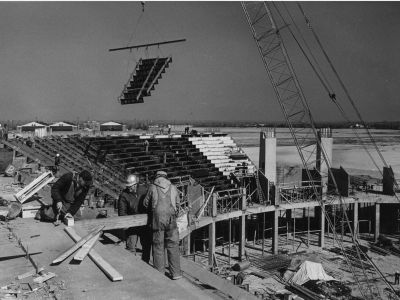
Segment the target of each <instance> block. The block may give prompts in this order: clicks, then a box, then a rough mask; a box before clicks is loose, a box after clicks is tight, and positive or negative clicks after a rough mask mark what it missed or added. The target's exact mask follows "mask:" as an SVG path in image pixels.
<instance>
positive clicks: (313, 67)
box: [273, 3, 393, 294]
mask: <svg viewBox="0 0 400 300" xmlns="http://www.w3.org/2000/svg"><path fill="white" fill-rule="evenodd" d="M273 5H274V6H275V9H276V11H277V12H278V14H279V16H280V17H281V19H282V21H283V22H284V27H288V28H289V31H290V33H291V35H292V37H293V39H294V40H295V41H296V43H297V45H298V46H299V48H300V50H301V51H302V53H303V55H304V56H305V58H306V59H307V61H308V62H309V64H310V66H311V67H312V69H313V70H314V72H315V74H316V75H317V77H318V78H319V80H320V82H321V84H322V85H323V86H324V88H325V90H326V91H327V92H328V94H329V97H330V98H331V100H332V101H333V102H334V103H337V102H336V96H335V94H334V93H333V92H332V93H330V92H329V87H328V84H326V83H325V82H324V79H323V78H322V76H321V75H320V74H319V73H318V71H317V70H316V68H315V66H314V65H313V64H312V62H311V60H310V59H309V57H308V55H307V54H306V53H305V51H304V48H303V47H302V46H301V45H300V43H299V41H298V39H297V38H296V37H295V35H294V34H293V32H292V30H291V29H290V27H289V26H287V23H286V21H285V19H284V18H283V16H282V15H281V13H280V11H279V9H278V8H277V7H276V5H275V3H273ZM289 15H290V14H289ZM338 107H339V110H341V111H343V109H342V108H341V107H340V106H338ZM343 112H344V111H343ZM367 153H368V154H369V152H368V151H367ZM369 155H370V154H369ZM370 157H371V155H370ZM371 159H372V157H371ZM372 160H373V159H372ZM342 210H343V208H342ZM344 219H345V221H347V222H346V223H347V224H348V226H349V228H350V224H349V221H348V218H347V215H346V213H345V218H344ZM328 223H330V220H328ZM330 225H331V226H332V224H330ZM350 231H351V228H350ZM352 236H353V235H352ZM354 242H356V240H355V241H354ZM357 250H359V249H357ZM357 255H358V258H359V260H360V262H361V263H362V260H361V253H360V251H357ZM346 261H347V264H348V265H349V266H350V268H351V269H352V273H353V274H355V272H354V270H353V266H352V264H351V263H350V261H349V260H348V258H347V257H346ZM378 272H380V270H378ZM363 273H364V275H365V278H366V279H367V280H368V276H367V274H366V272H365V269H364V267H363ZM380 274H381V273H380ZM355 279H356V281H357V284H358V285H359V287H360V288H361V284H360V282H359V281H358V278H357V276H355ZM383 280H384V281H385V283H386V284H387V283H388V282H387V281H386V280H385V278H383ZM368 281H369V280H368ZM389 287H390V288H391V289H393V287H391V286H390V285H389ZM368 289H369V290H370V292H371V294H373V293H372V290H371V287H370V285H368ZM378 294H379V291H378Z"/></svg>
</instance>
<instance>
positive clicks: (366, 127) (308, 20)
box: [297, 2, 399, 198]
mask: <svg viewBox="0 0 400 300" xmlns="http://www.w3.org/2000/svg"><path fill="white" fill-rule="evenodd" d="M297 6H298V7H299V10H300V11H301V13H302V14H303V17H304V19H305V22H306V24H307V26H308V28H309V29H310V30H311V32H312V34H313V36H314V38H315V40H316V41H317V43H318V45H319V47H320V49H321V51H322V53H323V54H324V56H325V59H326V60H327V61H328V63H329V65H330V67H331V69H332V71H333V73H334V74H335V76H336V78H337V80H338V81H339V84H340V86H341V87H342V89H343V91H344V92H345V94H346V96H347V99H348V100H349V102H350V103H351V105H352V107H353V109H354V111H355V112H356V114H357V116H358V118H359V120H360V122H361V124H362V125H363V126H364V128H365V129H366V131H367V133H368V136H369V138H370V139H371V142H372V144H373V145H374V148H375V150H376V151H377V153H378V155H379V157H380V159H381V160H382V162H383V164H384V166H385V167H386V168H389V166H388V164H387V163H386V160H385V158H384V157H383V155H382V153H381V151H380V150H379V148H378V145H377V144H376V142H375V140H374V138H373V136H372V134H371V132H370V130H369V129H368V126H367V124H366V123H365V121H364V119H363V118H362V116H361V114H360V112H359V110H358V109H357V107H356V105H355V103H354V101H353V99H352V97H351V96H350V93H349V91H348V90H347V88H346V86H345V85H344V83H343V81H342V79H341V77H340V76H339V74H338V72H337V70H336V68H335V67H334V65H333V63H332V61H331V59H330V58H329V56H328V54H327V53H326V51H325V48H324V47H323V46H322V43H321V41H320V39H319V37H318V35H317V34H316V32H315V31H314V29H313V27H312V25H311V21H310V19H309V18H308V17H307V15H306V14H305V12H304V10H303V8H302V6H301V4H300V3H299V2H297ZM381 174H382V173H381ZM382 175H383V174H382ZM394 184H395V186H396V188H397V189H398V187H399V186H398V184H397V181H396V179H395V178H394ZM396 198H397V197H396Z"/></svg>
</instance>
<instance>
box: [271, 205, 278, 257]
mask: <svg viewBox="0 0 400 300" xmlns="http://www.w3.org/2000/svg"><path fill="white" fill-rule="evenodd" d="M272 213H273V218H274V219H273V223H272V254H278V247H279V227H278V226H279V223H278V220H279V210H274V211H273V212H272Z"/></svg>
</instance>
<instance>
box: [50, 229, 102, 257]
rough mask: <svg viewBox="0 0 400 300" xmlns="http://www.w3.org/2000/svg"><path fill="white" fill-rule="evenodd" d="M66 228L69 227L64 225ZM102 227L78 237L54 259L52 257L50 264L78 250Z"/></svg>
mask: <svg viewBox="0 0 400 300" xmlns="http://www.w3.org/2000/svg"><path fill="white" fill-rule="evenodd" d="M67 228H69V227H66V228H65V229H64V230H65V231H66V230H67ZM103 228H104V226H102V227H100V228H97V229H95V230H93V231H92V232H90V233H89V234H88V235H86V236H85V237H84V238H82V239H80V240H79V241H78V242H77V243H76V244H75V245H74V246H72V247H71V248H69V249H67V250H66V251H65V252H64V253H63V254H61V255H60V256H58V257H57V258H56V259H54V260H53V262H52V264H57V263H60V262H62V261H63V260H64V259H66V258H67V257H68V256H70V255H71V254H72V253H74V252H75V251H76V250H78V249H79V248H80V247H81V246H82V245H83V244H85V243H86V242H87V241H88V240H90V239H91V238H92V237H94V236H95V235H96V234H97V233H99V232H100V231H101V230H103Z"/></svg>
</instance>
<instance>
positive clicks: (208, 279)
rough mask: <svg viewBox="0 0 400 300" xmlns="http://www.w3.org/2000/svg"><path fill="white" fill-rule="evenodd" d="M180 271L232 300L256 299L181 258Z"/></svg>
mask: <svg viewBox="0 0 400 300" xmlns="http://www.w3.org/2000/svg"><path fill="white" fill-rule="evenodd" d="M181 269H182V271H183V272H184V273H187V274H188V275H189V276H190V277H193V278H195V279H197V280H199V281H200V282H202V283H205V284H207V285H210V286H212V287H214V288H216V289H217V290H219V291H221V292H222V293H224V294H226V295H228V296H230V297H231V298H232V299H249V300H252V299H254V300H256V299H258V298H257V297H255V296H253V295H252V294H250V293H248V292H246V291H245V290H243V289H241V288H239V287H237V286H235V285H233V284H232V283H231V282H230V281H228V280H225V279H223V278H221V277H219V276H217V275H215V274H213V273H211V272H209V271H207V270H206V269H204V268H202V266H201V265H199V264H197V263H195V262H193V261H190V260H188V259H186V258H183V257H181Z"/></svg>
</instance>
